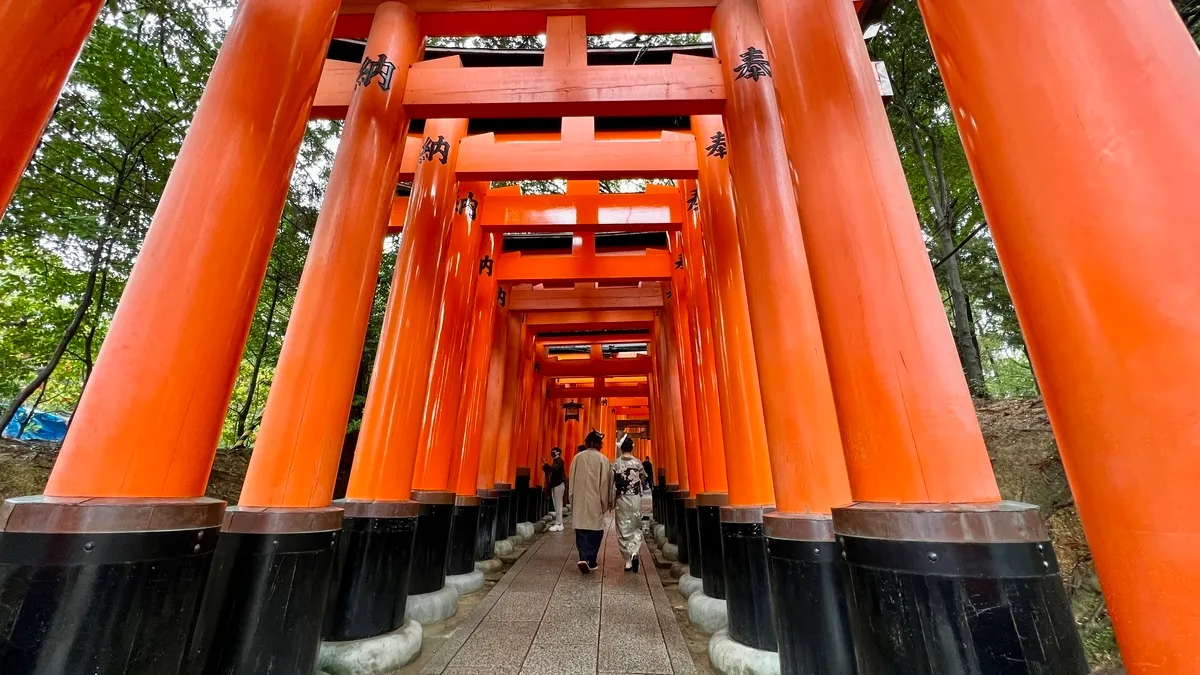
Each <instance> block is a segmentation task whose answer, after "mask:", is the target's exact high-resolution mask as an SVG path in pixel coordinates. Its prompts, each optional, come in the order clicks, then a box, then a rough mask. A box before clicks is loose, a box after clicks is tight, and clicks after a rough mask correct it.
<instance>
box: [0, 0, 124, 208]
mask: <svg viewBox="0 0 1200 675" xmlns="http://www.w3.org/2000/svg"><path fill="white" fill-rule="evenodd" d="M103 6H104V2H103V0H44V1H43V2H27V1H26V2H23V1H22V0H11V1H8V2H0V50H2V51H3V52H4V54H5V55H6V56H5V58H4V59H3V60H0V101H3V102H4V103H3V105H0V139H4V140H3V142H2V143H0V217H3V216H4V211H5V209H6V208H7V207H8V200H9V199H10V198H12V194H13V191H14V190H15V189H16V187H17V182H18V181H19V180H20V179H21V175H22V174H23V173H24V172H25V166H26V164H28V163H29V159H30V158H31V157H32V156H33V152H34V149H35V148H36V147H37V144H38V141H39V140H40V139H41V137H42V131H43V130H44V129H45V127H46V121H47V120H49V119H50V114H51V113H52V112H53V111H54V105H55V103H56V102H57V101H58V95H59V92H60V91H61V90H62V87H63V85H64V84H65V83H66V81H67V76H69V75H70V74H71V67H72V66H73V65H75V59H76V58H78V56H79V52H80V51H81V50H82V49H83V43H84V41H85V40H86V39H87V36H88V34H89V33H91V31H92V25H93V24H95V23H96V16H97V15H98V14H99V13H100V8H101V7H103Z"/></svg>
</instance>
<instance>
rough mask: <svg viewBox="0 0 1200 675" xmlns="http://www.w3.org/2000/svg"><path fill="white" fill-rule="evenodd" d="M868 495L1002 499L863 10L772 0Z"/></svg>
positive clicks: (847, 439) (830, 322)
mask: <svg viewBox="0 0 1200 675" xmlns="http://www.w3.org/2000/svg"><path fill="white" fill-rule="evenodd" d="M759 6H760V7H761V8H762V11H763V19H764V23H765V25H766V26H767V34H768V37H769V38H771V47H772V49H771V51H770V53H771V55H772V65H773V72H774V76H773V78H772V82H773V83H774V85H775V89H776V91H777V93H778V101H779V107H780V112H781V113H782V115H783V121H784V130H785V132H786V135H785V138H786V141H787V145H788V150H789V151H790V152H791V156H792V159H793V163H792V166H793V168H794V170H795V173H794V178H795V187H796V196H797V202H798V205H799V209H800V223H801V228H802V229H803V232H804V244H805V246H806V247H807V249H808V252H809V254H810V255H809V265H810V271H811V275H812V280H813V289H814V291H815V293H816V300H817V307H818V309H819V310H820V312H821V329H822V332H823V334H824V337H825V349H826V352H827V354H826V356H827V361H828V364H829V372H830V376H831V380H832V382H833V391H834V397H835V400H836V402H837V408H838V420H839V422H840V425H841V432H842V442H843V445H844V448H845V454H846V463H847V468H848V470H849V473H850V483H851V488H852V490H853V492H854V498H855V499H856V500H858V501H877V502H890V501H897V502H950V503H962V502H978V501H994V500H995V499H997V498H998V497H999V495H998V493H997V489H996V481H995V478H994V477H993V475H992V470H991V464H990V462H989V461H988V456H987V453H986V450H985V448H984V445H983V437H982V435H981V434H980V431H979V423H978V421H977V418H976V416H975V408H974V406H973V405H972V403H971V397H970V393H969V392H968V390H967V385H966V380H965V379H964V378H963V372H962V366H961V365H960V364H959V360H958V352H957V351H956V350H955V348H954V341H953V338H952V337H951V335H950V328H949V324H948V323H947V320H946V311H945V308H944V307H943V305H942V298H941V293H940V292H939V291H938V288H937V282H936V281H935V279H934V277H933V271H932V269H931V267H930V265H929V257H928V254H927V253H926V250H925V243H924V241H923V240H922V238H921V230H920V225H919V223H918V222H917V217H916V212H915V211H914V209H913V203H912V197H911V196H910V194H909V191H908V185H907V183H906V182H905V179H904V172H903V168H902V167H901V165H900V157H899V155H898V154H897V153H896V151H895V142H894V140H893V138H892V134H891V129H890V127H889V125H888V118H887V113H886V111H885V110H884V107H883V102H882V100H881V98H880V94H879V87H878V85H877V84H876V80H875V69H874V67H873V66H872V65H871V61H870V58H869V57H868V56H867V51H866V47H865V45H864V44H863V39H862V31H861V29H860V28H859V25H858V20H857V17H856V16H855V14H854V11H853V8H852V7H842V6H841V3H839V2H837V0H803V1H801V2H786V1H780V0H761V1H760V2H759Z"/></svg>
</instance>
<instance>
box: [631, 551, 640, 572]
mask: <svg viewBox="0 0 1200 675" xmlns="http://www.w3.org/2000/svg"><path fill="white" fill-rule="evenodd" d="M638 566H639V565H638V557H637V556H636V555H635V556H633V567H632V568H631V569H630V570H629V571H630V572H633V573H634V574H637V571H638Z"/></svg>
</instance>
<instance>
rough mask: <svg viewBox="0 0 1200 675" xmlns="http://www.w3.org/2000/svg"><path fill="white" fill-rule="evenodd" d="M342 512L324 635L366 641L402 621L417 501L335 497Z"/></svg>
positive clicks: (392, 628) (336, 638) (330, 638)
mask: <svg viewBox="0 0 1200 675" xmlns="http://www.w3.org/2000/svg"><path fill="white" fill-rule="evenodd" d="M333 505H334V506H338V507H341V508H342V509H343V510H344V511H345V515H344V516H343V517H342V534H341V537H340V541H339V542H338V547H337V554H336V558H335V560H334V567H333V579H332V581H331V583H330V591H329V603H328V607H327V610H326V613H325V639H326V640H332V641H334V642H344V641H349V640H364V639H366V638H372V637H376V636H379V635H383V634H384V633H390V632H392V631H394V630H396V629H398V628H400V627H401V626H403V625H404V610H405V607H406V606H407V604H408V577H409V571H410V569H411V566H412V560H413V543H414V542H415V541H416V531H417V517H418V515H419V513H420V505H419V504H417V503H416V502H413V501H403V502H360V501H351V500H338V501H335V502H334V503H333Z"/></svg>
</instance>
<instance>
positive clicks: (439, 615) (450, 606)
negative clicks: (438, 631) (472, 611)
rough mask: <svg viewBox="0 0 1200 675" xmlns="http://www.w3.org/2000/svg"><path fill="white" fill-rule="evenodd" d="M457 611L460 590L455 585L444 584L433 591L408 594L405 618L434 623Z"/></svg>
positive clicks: (447, 617)
mask: <svg viewBox="0 0 1200 675" xmlns="http://www.w3.org/2000/svg"><path fill="white" fill-rule="evenodd" d="M457 611H458V590H457V589H456V588H454V587H453V586H443V587H441V588H440V589H438V590H436V591H433V592H432V593H421V594H419V595H410V596H408V606H407V607H406V608H405V610H404V618H405V619H411V620H413V621H416V622H418V623H434V622H436V621H445V620H446V619H449V618H450V617H452V616H454V613H455V612H457Z"/></svg>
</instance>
